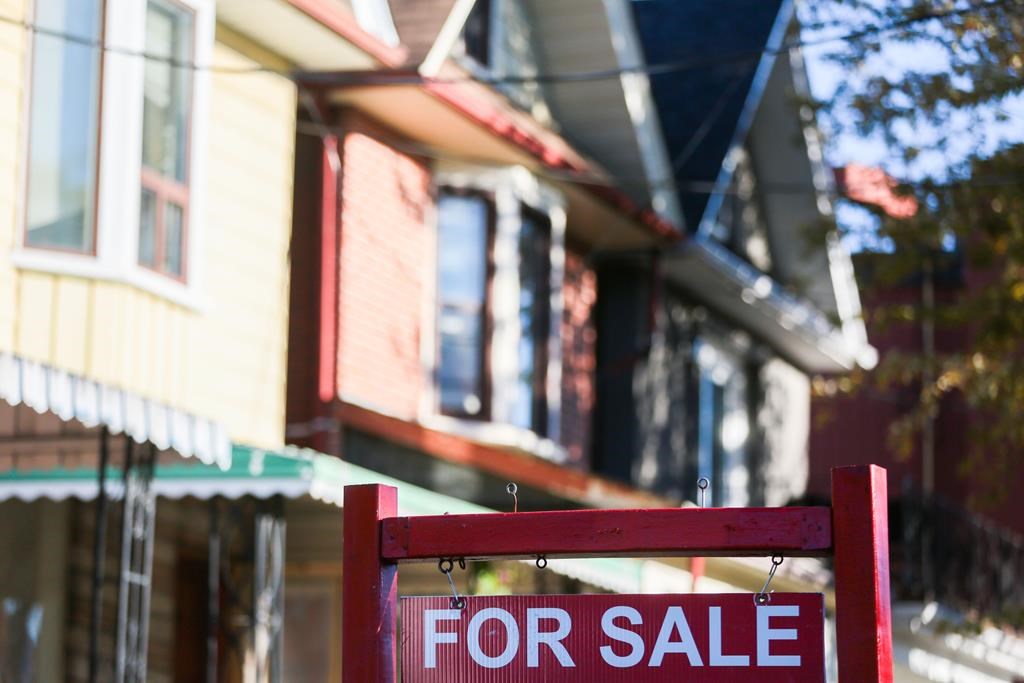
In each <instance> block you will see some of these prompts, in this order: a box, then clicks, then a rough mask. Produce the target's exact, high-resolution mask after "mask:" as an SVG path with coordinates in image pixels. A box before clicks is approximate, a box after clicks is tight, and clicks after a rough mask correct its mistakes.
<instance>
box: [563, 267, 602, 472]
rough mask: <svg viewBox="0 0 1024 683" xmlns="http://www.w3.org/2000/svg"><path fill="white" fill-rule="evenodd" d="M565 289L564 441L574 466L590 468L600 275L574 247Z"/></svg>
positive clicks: (566, 270) (567, 271) (566, 269)
mask: <svg viewBox="0 0 1024 683" xmlns="http://www.w3.org/2000/svg"><path fill="white" fill-rule="evenodd" d="M562 291H563V296H564V300H565V308H564V313H563V315H562V444H563V445H564V446H565V447H566V449H567V450H568V451H569V461H570V462H571V463H572V464H573V465H574V466H577V467H583V468H585V469H589V464H590V416H591V412H592V410H593V406H594V368H595V364H596V356H595V343H596V340H597V330H596V328H595V327H594V321H593V319H592V317H591V309H592V308H593V306H594V303H595V302H596V301H597V276H596V275H595V274H594V271H593V270H591V269H590V268H588V267H587V265H586V263H585V262H584V260H583V257H581V256H579V255H578V254H576V253H573V252H572V251H567V252H566V258H565V284H564V286H563V290H562Z"/></svg>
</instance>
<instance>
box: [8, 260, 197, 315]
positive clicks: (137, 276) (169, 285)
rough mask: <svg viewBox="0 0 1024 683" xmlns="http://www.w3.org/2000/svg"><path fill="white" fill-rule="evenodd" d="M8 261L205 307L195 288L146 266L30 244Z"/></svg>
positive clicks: (26, 267) (188, 307) (174, 301)
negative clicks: (129, 265) (119, 264)
mask: <svg viewBox="0 0 1024 683" xmlns="http://www.w3.org/2000/svg"><path fill="white" fill-rule="evenodd" d="M11 264H12V265H13V266H14V267H15V268H18V269H20V270H30V271H36V272H40V273H52V274H54V275H68V276H71V277H79V278H84V279H88V280H104V281H107V282H120V283H123V284H126V285H131V286H132V287H135V288H137V289H140V290H143V291H146V292H149V293H150V294H154V295H156V296H159V297H161V298H163V299H166V300H167V301H170V302H172V303H175V304H177V305H179V306H182V307H183V308H187V309H189V310H192V311H196V312H202V311H203V310H204V308H205V304H204V301H203V300H202V298H201V297H200V296H199V293H198V292H197V291H195V288H189V287H184V286H183V285H182V284H181V283H179V282H175V281H174V280H171V279H170V278H166V277H164V276H162V275H160V274H159V273H154V272H151V271H148V270H146V269H145V268H127V269H126V268H118V267H117V265H116V264H113V263H110V262H109V261H107V260H102V259H100V258H97V257H96V256H92V255H90V254H76V253H72V252H63V251H54V250H50V249H35V248H31V247H28V248H15V250H14V251H12V252H11Z"/></svg>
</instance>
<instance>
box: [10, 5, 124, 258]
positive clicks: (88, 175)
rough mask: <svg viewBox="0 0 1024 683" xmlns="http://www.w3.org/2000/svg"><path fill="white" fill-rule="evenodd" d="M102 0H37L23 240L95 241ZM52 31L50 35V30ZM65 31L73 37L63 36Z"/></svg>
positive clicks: (71, 247)
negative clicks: (70, 38)
mask: <svg viewBox="0 0 1024 683" xmlns="http://www.w3.org/2000/svg"><path fill="white" fill-rule="evenodd" d="M103 9H104V8H103V0H38V1H37V3H36V17H35V23H36V24H37V25H38V26H39V27H41V29H44V30H40V31H38V32H36V33H35V36H34V39H33V53H32V96H31V114H30V118H29V130H30V132H29V156H28V172H27V180H28V188H27V189H28V192H27V203H26V206H27V209H26V232H25V244H26V245H28V246H31V247H44V248H52V249H61V250H67V251H73V252H84V253H91V252H92V251H93V250H94V247H95V225H96V176H97V173H98V146H99V136H98V131H99V117H100V77H101V68H100V65H101V59H102V51H101V50H100V49H99V48H98V47H97V45H98V44H99V43H101V42H102V36H103V28H102V27H103V14H104V12H103ZM51 32H52V33H51ZM58 34H68V35H73V36H76V37H77V38H81V40H74V41H71V40H65V39H64V38H63V37H61V35H58Z"/></svg>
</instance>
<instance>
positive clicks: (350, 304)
mask: <svg viewBox="0 0 1024 683" xmlns="http://www.w3.org/2000/svg"><path fill="white" fill-rule="evenodd" d="M342 160H343V161H342V169H343V170H342V173H343V176H342V181H341V184H342V189H341V240H340V245H339V247H340V261H339V269H340V273H341V276H340V283H339V284H340V292H339V297H340V301H339V328H340V332H339V340H338V376H339V392H340V394H341V395H342V396H343V397H344V398H345V399H347V400H354V401H358V402H360V403H364V404H366V405H368V406H371V407H373V408H376V409H379V410H382V411H385V412H388V413H391V414H394V415H396V416H399V417H406V418H409V417H415V415H416V414H417V412H418V407H419V400H420V397H421V392H422V391H423V386H424V377H423V369H422V366H421V362H420V334H421V322H422V315H423V306H424V301H425V291H424V290H425V288H426V287H427V286H428V285H429V284H430V282H431V280H430V278H431V274H432V273H433V272H434V256H433V251H434V240H433V238H432V231H431V230H430V228H429V226H428V225H427V223H428V219H429V212H430V210H431V206H432V199H431V197H430V174H429V171H428V169H427V168H426V166H425V165H424V164H423V163H421V162H420V161H418V160H416V159H414V158H412V157H411V156H409V155H406V154H403V153H401V152H399V151H397V150H395V149H393V148H391V147H388V146H387V145H385V144H383V143H381V142H378V141H377V140H376V139H375V138H374V137H371V136H369V135H367V134H364V133H362V132H352V133H349V134H347V135H346V136H345V138H344V140H343V149H342Z"/></svg>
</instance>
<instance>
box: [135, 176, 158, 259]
mask: <svg viewBox="0 0 1024 683" xmlns="http://www.w3.org/2000/svg"><path fill="white" fill-rule="evenodd" d="M139 214H140V215H139V263H141V264H142V265H144V266H149V267H150V268H155V267H156V195H155V194H153V193H152V192H151V191H149V190H146V189H143V190H142V202H141V203H140V211H139Z"/></svg>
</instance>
